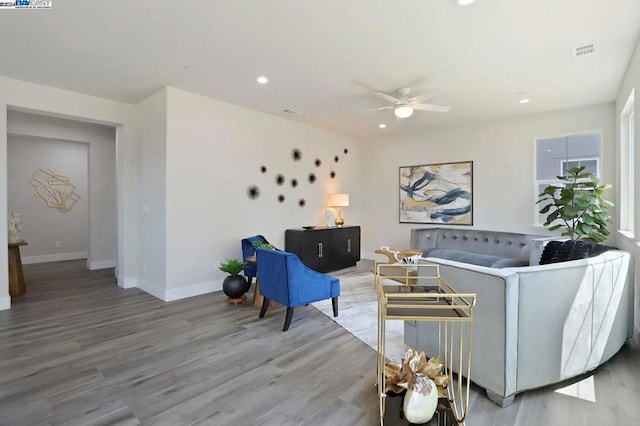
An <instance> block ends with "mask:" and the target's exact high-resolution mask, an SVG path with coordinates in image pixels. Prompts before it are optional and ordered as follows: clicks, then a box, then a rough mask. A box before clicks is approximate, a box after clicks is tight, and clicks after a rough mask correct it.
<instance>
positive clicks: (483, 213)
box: [363, 103, 615, 255]
mask: <svg viewBox="0 0 640 426" xmlns="http://www.w3.org/2000/svg"><path fill="white" fill-rule="evenodd" d="M614 113H615V108H614V105H613V103H607V104H602V105H594V106H587V107H581V108H573V109H569V110H563V111H553V112H549V113H545V114H536V115H526V116H519V117H515V118H509V119H502V120H496V121H491V122H485V123H479V124H471V125H467V126H456V127H447V128H439V129H433V130H430V131H428V132H425V133H424V134H421V135H416V136H414V137H409V138H404V139H400V140H397V139H393V140H378V141H375V142H373V141H372V142H370V143H367V150H366V151H365V152H364V163H365V164H366V165H367V167H366V168H364V174H363V182H366V185H365V186H364V198H365V203H364V208H365V211H366V212H367V214H366V216H365V221H364V224H365V229H364V232H363V235H364V236H365V237H364V241H363V244H364V247H363V251H364V252H367V253H368V254H369V255H371V253H372V252H373V251H374V250H375V249H376V248H379V247H380V246H383V245H388V246H391V247H396V248H398V249H404V248H409V242H410V229H411V228H420V227H424V226H425V225H421V224H399V222H398V205H399V201H398V200H399V188H398V185H399V178H398V173H399V170H398V168H399V167H401V166H410V165H418V164H433V163H448V162H456V161H473V228H475V229H487V230H501V231H512V232H526V233H540V234H545V233H547V231H546V230H545V229H543V228H534V227H533V226H532V225H533V214H534V202H535V201H536V199H537V198H536V197H535V194H534V188H533V179H534V161H533V158H534V139H535V138H537V137H540V136H553V135H558V134H566V133H570V132H574V131H583V130H592V129H601V130H602V132H603V150H602V175H603V179H602V180H603V182H610V183H613V182H615V127H614V126H615V116H614ZM606 197H607V199H609V200H611V201H613V202H615V193H614V192H613V191H611V192H610V193H608V194H607V195H606ZM444 226H446V225H444Z"/></svg>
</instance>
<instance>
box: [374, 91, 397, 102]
mask: <svg viewBox="0 0 640 426" xmlns="http://www.w3.org/2000/svg"><path fill="white" fill-rule="evenodd" d="M374 95H376V96H378V97H380V98H382V99H384V100H387V101H389V102H393V103H394V104H399V103H402V101H401V100H400V99H396V98H394V97H393V96H391V95H387V94H386V93H383V92H375V93H374Z"/></svg>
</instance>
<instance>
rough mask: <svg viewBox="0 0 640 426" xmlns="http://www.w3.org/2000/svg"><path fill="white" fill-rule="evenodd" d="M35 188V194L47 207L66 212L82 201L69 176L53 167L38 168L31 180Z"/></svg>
mask: <svg viewBox="0 0 640 426" xmlns="http://www.w3.org/2000/svg"><path fill="white" fill-rule="evenodd" d="M29 183H30V184H31V186H33V187H34V188H35V191H33V195H35V196H36V197H38V198H41V199H42V200H44V202H45V203H47V207H52V208H55V209H58V210H59V211H61V212H63V213H66V212H68V211H69V210H71V209H72V208H73V206H75V205H76V203H77V202H78V201H80V195H78V194H77V193H76V187H75V185H73V184H72V183H71V179H69V178H68V177H67V176H62V175H59V174H57V173H55V172H53V171H52V170H51V169H38V170H37V171H36V172H35V173H34V174H33V176H32V177H31V181H30V182H29Z"/></svg>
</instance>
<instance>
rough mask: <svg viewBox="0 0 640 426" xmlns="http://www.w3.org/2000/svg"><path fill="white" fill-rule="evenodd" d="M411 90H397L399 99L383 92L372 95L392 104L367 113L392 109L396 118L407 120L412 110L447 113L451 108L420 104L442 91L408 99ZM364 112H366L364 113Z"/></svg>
mask: <svg viewBox="0 0 640 426" xmlns="http://www.w3.org/2000/svg"><path fill="white" fill-rule="evenodd" d="M410 91H411V90H410V89H409V88H408V87H403V88H401V89H398V94H399V95H400V96H399V97H397V98H396V97H393V96H391V95H388V94H386V93H384V92H375V93H374V95H376V96H378V97H380V98H382V99H384V100H386V101H389V102H391V103H393V105H388V106H384V107H380V108H374V109H370V110H367V111H380V110H383V109H393V113H394V114H395V115H396V117H398V118H409V117H411V115H412V114H413V111H414V110H418V111H433V112H449V110H450V109H451V107H448V106H443V105H434V104H423V103H421V102H423V101H428V100H429V99H433V98H435V97H437V96H439V95H441V94H443V93H446V92H445V91H444V90H443V89H440V88H437V89H433V90H429V91H428V92H425V93H423V94H421V95H417V96H413V97H409V92H410ZM364 112H366V111H364Z"/></svg>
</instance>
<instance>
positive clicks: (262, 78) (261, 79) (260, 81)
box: [256, 75, 269, 84]
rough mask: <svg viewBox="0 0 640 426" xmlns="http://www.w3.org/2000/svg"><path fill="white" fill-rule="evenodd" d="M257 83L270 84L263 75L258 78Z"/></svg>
mask: <svg viewBox="0 0 640 426" xmlns="http://www.w3.org/2000/svg"><path fill="white" fill-rule="evenodd" d="M256 81H257V82H258V84H267V83H268V82H269V79H268V78H267V77H265V76H264V75H261V76H260V77H258V78H256Z"/></svg>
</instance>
